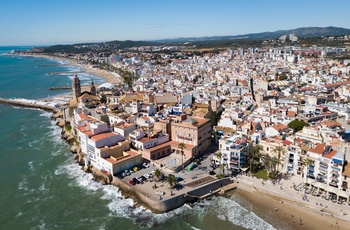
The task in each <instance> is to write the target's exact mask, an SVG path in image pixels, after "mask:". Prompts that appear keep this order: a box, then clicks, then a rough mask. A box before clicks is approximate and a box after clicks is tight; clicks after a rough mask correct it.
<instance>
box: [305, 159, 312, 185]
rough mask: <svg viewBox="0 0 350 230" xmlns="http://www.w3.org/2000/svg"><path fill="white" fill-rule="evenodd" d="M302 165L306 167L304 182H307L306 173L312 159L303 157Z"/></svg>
mask: <svg viewBox="0 0 350 230" xmlns="http://www.w3.org/2000/svg"><path fill="white" fill-rule="evenodd" d="M303 165H304V167H306V175H305V176H306V183H308V181H307V178H308V174H309V167H310V166H311V165H312V160H311V159H310V158H305V159H304V160H303Z"/></svg>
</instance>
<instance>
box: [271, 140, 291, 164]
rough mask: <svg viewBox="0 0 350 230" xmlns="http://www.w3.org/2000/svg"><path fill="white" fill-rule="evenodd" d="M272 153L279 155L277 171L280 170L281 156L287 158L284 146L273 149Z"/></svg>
mask: <svg viewBox="0 0 350 230" xmlns="http://www.w3.org/2000/svg"><path fill="white" fill-rule="evenodd" d="M272 152H274V153H275V154H276V155H277V160H278V161H277V169H278V170H279V166H280V163H281V156H285V155H286V153H287V151H286V149H285V148H284V147H283V146H282V145H278V146H276V147H274V148H273V149H272Z"/></svg>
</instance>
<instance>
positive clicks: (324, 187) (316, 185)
mask: <svg viewBox="0 0 350 230" xmlns="http://www.w3.org/2000/svg"><path fill="white" fill-rule="evenodd" d="M314 186H315V187H317V188H321V189H324V190H325V189H326V187H327V185H326V184H324V183H320V182H316V183H315V184H314Z"/></svg>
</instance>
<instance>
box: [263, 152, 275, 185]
mask: <svg viewBox="0 0 350 230" xmlns="http://www.w3.org/2000/svg"><path fill="white" fill-rule="evenodd" d="M262 159H263V163H264V166H265V168H266V169H267V172H268V176H269V177H270V178H271V179H276V177H277V175H278V167H277V165H278V159H277V157H275V156H273V157H270V156H269V155H267V154H266V155H264V156H263V158H262Z"/></svg>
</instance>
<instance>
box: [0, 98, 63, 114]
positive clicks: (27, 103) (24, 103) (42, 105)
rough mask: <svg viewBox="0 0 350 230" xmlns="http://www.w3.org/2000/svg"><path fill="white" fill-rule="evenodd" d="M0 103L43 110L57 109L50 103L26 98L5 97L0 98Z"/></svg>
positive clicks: (51, 110)
mask: <svg viewBox="0 0 350 230" xmlns="http://www.w3.org/2000/svg"><path fill="white" fill-rule="evenodd" d="M0 104H6V105H13V106H18V107H26V108H34V109H42V110H45V111H49V112H53V111H57V110H58V108H56V107H55V106H54V105H50V103H46V102H41V101H35V100H27V99H5V98H0Z"/></svg>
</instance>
